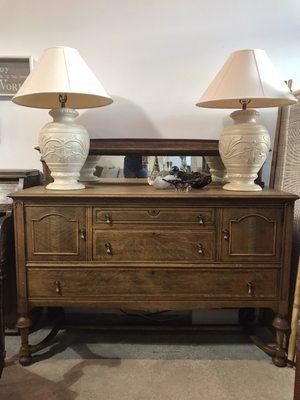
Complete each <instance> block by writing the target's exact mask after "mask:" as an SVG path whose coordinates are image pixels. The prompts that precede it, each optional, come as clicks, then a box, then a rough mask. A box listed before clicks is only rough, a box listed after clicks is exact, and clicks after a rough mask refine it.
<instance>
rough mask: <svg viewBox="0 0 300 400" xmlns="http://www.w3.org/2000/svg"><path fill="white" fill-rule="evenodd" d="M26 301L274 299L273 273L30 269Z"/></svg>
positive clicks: (134, 269)
mask: <svg viewBox="0 0 300 400" xmlns="http://www.w3.org/2000/svg"><path fill="white" fill-rule="evenodd" d="M28 293H29V298H31V299H36V298H56V299H58V301H59V300H60V299H61V300H62V301H63V299H64V298H72V299H74V304H76V301H78V302H81V301H84V300H85V299H86V300H87V299H94V300H97V299H99V300H100V299H102V300H104V299H106V300H108V299H113V300H115V301H119V300H121V299H122V298H123V299H124V298H127V299H128V298H129V299H130V298H132V299H139V300H146V299H150V298H153V297H156V298H158V299H166V298H167V299H174V300H178V299H182V300H188V299H191V298H193V299H227V300H228V299H230V300H234V299H247V300H249V301H252V300H257V299H276V298H277V297H278V270H276V269H265V270H264V269H262V268H260V269H258V270H257V269H256V270H243V271H241V270H233V269H226V270H224V269H213V270H212V269H210V270H201V269H197V268H189V269H185V268H174V269H169V268H168V269H162V268H161V269H151V268H143V269H136V268H122V269H121V268H120V269H113V268H101V269H78V268H74V269H73V270H72V271H70V270H67V269H37V268H34V269H30V270H29V271H28Z"/></svg>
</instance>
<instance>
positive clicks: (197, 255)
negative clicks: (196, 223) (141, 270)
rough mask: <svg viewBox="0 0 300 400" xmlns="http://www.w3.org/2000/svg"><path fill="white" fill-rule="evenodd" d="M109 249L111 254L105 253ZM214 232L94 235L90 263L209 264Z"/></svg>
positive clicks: (161, 231)
mask: <svg viewBox="0 0 300 400" xmlns="http://www.w3.org/2000/svg"><path fill="white" fill-rule="evenodd" d="M108 247H110V251H109V252H108ZM214 253H215V233H214V231H204V232H199V231H198V232H195V231H192V232H191V231H189V230H187V228H186V229H184V230H178V231H173V232H172V233H170V231H168V230H161V229H159V228H156V229H155V230H153V229H151V230H147V231H145V230H143V229H140V228H136V229H134V230H132V231H128V230H124V229H123V230H122V231H110V232H108V231H103V230H98V229H97V230H94V232H93V260H98V261H103V262H105V263H110V262H117V261H119V262H121V263H122V262H130V261H136V262H137V261H138V262H141V263H143V262H154V263H159V262H177V263H179V264H183V263H185V262H192V261H194V262H198V263H199V262H201V263H202V262H209V261H213V260H214V258H215V257H214Z"/></svg>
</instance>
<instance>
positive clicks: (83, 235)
mask: <svg viewBox="0 0 300 400" xmlns="http://www.w3.org/2000/svg"><path fill="white" fill-rule="evenodd" d="M79 236H80V239H82V240H85V239H86V230H85V229H83V228H81V229H79Z"/></svg>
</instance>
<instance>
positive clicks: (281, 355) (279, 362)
mask: <svg viewBox="0 0 300 400" xmlns="http://www.w3.org/2000/svg"><path fill="white" fill-rule="evenodd" d="M272 325H273V327H274V328H275V329H276V342H277V346H276V353H275V356H274V357H273V359H272V361H273V363H274V364H275V365H276V366H277V367H285V366H286V364H287V356H286V351H285V349H284V336H285V334H286V333H287V332H288V330H289V329H290V327H289V324H288V323H287V321H286V320H285V319H284V317H282V316H281V315H277V316H276V317H275V318H274V321H273V323H272Z"/></svg>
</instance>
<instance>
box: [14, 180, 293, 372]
mask: <svg viewBox="0 0 300 400" xmlns="http://www.w3.org/2000/svg"><path fill="white" fill-rule="evenodd" d="M14 197H15V199H14V200H15V209H16V214H15V224H16V231H17V236H16V238H17V253H18V263H17V265H18V277H19V278H18V281H19V285H18V292H19V295H18V296H19V309H20V312H21V315H23V317H22V318H23V319H24V318H25V320H26V316H27V314H28V311H29V310H30V309H31V308H32V307H36V306H59V307H67V306H68V307H85V306H93V307H105V308H121V307H122V308H133V309H146V310H164V309H173V310H175V309H180V310H182V309H190V308H193V309H201V308H210V307H212V308H222V307H242V308H243V307H269V308H272V309H273V310H274V311H276V312H278V313H281V314H280V316H278V317H277V320H276V321H277V322H278V321H279V320H284V316H285V314H286V310H287V304H288V300H287V298H288V293H289V282H288V278H289V273H290V263H289V261H290V243H291V232H292V219H291V216H292V210H293V203H294V201H295V199H296V198H297V196H294V195H290V194H287V193H282V192H278V191H273V190H270V191H268V190H266V191H262V192H260V193H256V192H251V193H249V192H248V193H246V192H241V193H235V192H234V193H232V192H231V193H230V192H227V191H225V190H222V189H220V188H219V189H218V188H214V189H213V188H212V189H207V190H200V191H196V190H194V191H191V192H188V193H178V192H173V191H157V190H155V189H153V188H152V187H150V186H144V185H118V184H116V185H113V184H112V185H108V184H102V185H101V184H100V185H96V186H94V187H91V188H87V189H85V190H82V191H72V192H52V191H47V190H45V189H44V188H37V189H28V190H24V191H22V192H21V193H18V194H16V195H15V196H14ZM24 210H25V211H24ZM199 216H200V218H199ZM82 229H83V230H84V231H82ZM224 230H228V235H229V236H228V238H227V236H226V235H227V233H226V234H225V233H224ZM224 235H225V236H226V238H224ZM25 243H26V248H27V251H26V248H25ZM27 290H28V292H27ZM276 329H277V328H276ZM278 329H279V331H280V335H279V336H278V337H280V338H282V330H280V329H281V328H278ZM21 334H22V343H23V344H22V357H23V358H22V362H24V360H25V362H27V361H28V360H30V347H29V344H28V327H24V328H23V327H21ZM282 343H283V342H282V340H281V339H280V340H279V341H278V346H279V347H278V351H277V352H276V358H275V361H274V362H276V363H277V365H281V364H284V363H285V353H284V350H283V347H282V346H283V344H282Z"/></svg>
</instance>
